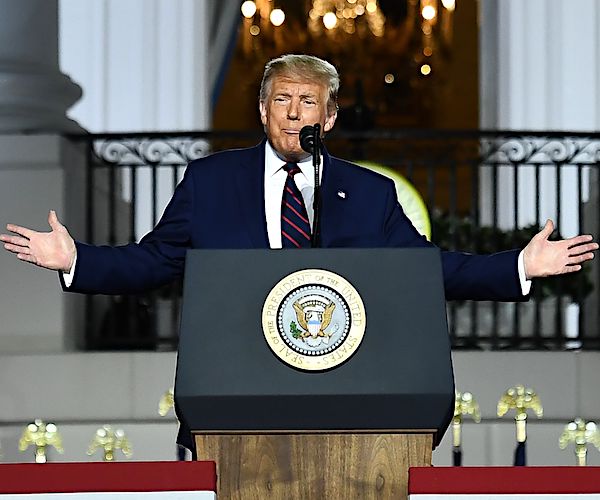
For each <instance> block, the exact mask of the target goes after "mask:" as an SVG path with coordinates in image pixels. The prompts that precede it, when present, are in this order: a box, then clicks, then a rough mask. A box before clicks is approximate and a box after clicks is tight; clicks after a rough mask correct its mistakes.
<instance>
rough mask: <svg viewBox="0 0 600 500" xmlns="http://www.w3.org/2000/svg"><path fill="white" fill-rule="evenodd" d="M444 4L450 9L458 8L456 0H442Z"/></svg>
mask: <svg viewBox="0 0 600 500" xmlns="http://www.w3.org/2000/svg"><path fill="white" fill-rule="evenodd" d="M442 5H443V6H444V8H446V9H448V10H449V11H453V10H454V9H455V8H456V0H442Z"/></svg>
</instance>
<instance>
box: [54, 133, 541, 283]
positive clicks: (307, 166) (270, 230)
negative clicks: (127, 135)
mask: <svg viewBox="0 0 600 500" xmlns="http://www.w3.org/2000/svg"><path fill="white" fill-rule="evenodd" d="M286 163H287V162H286V160H284V159H281V158H280V157H279V156H278V155H277V153H276V152H275V150H274V149H273V148H272V147H271V145H270V144H269V142H268V141H267V142H266V146H265V215H266V219H267V220H266V222H267V235H268V238H269V246H270V247H271V248H282V243H281V197H282V196H283V187H284V185H285V179H286V177H287V172H286V171H285V170H284V169H283V166H284V165H285V164H286ZM297 165H298V167H299V168H300V172H299V173H297V174H296V175H295V176H294V181H295V182H296V186H298V189H299V190H300V192H301V193H302V199H303V200H304V205H305V206H306V211H307V213H308V220H309V222H310V227H311V229H312V227H313V218H314V213H313V196H314V188H315V174H314V168H313V164H312V157H310V156H309V157H308V158H306V159H305V160H302V161H300V162H298V163H297ZM322 174H323V158H321V167H320V169H319V181H320V180H321V176H322ZM76 264H77V255H75V260H74V261H73V267H72V268H71V272H69V273H63V279H64V282H65V286H66V287H67V288H68V287H69V286H71V283H72V281H73V275H74V273H75V265H76ZM517 270H518V273H519V281H520V283H521V293H522V294H523V295H527V294H528V293H529V291H530V290H531V280H528V279H527V277H526V276H525V264H524V262H523V251H521V252H520V253H519V259H518V262H517Z"/></svg>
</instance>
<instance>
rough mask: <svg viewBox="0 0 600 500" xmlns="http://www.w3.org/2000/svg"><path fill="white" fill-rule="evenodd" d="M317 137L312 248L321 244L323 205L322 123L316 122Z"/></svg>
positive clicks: (313, 151) (314, 154)
mask: <svg viewBox="0 0 600 500" xmlns="http://www.w3.org/2000/svg"><path fill="white" fill-rule="evenodd" d="M314 131H315V139H314V143H313V150H312V160H313V167H314V169H315V191H314V196H313V232H312V238H311V240H310V246H311V247H312V248H318V246H319V243H320V241H319V239H320V238H319V236H320V235H319V231H320V227H319V212H320V210H319V209H320V206H321V189H320V186H319V167H320V166H321V125H320V124H318V123H315V125H314Z"/></svg>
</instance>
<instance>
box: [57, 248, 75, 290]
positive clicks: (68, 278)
mask: <svg viewBox="0 0 600 500" xmlns="http://www.w3.org/2000/svg"><path fill="white" fill-rule="evenodd" d="M76 267H77V252H75V258H74V259H73V265H72V266H71V270H70V271H69V272H68V273H64V272H62V271H61V273H60V274H61V275H62V279H63V283H64V284H65V288H69V287H70V286H71V284H72V283H73V278H74V277H75V268H76Z"/></svg>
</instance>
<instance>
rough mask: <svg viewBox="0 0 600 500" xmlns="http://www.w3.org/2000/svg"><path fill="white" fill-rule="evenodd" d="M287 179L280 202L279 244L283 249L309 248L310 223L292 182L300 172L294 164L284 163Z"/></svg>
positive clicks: (298, 191) (302, 201)
mask: <svg viewBox="0 0 600 500" xmlns="http://www.w3.org/2000/svg"><path fill="white" fill-rule="evenodd" d="M283 169H284V170H285V171H286V172H287V179H286V180H285V186H284V188H283V197H282V200H281V244H282V246H283V248H308V247H310V223H309V222H308V214H307V212H306V207H305V206H304V200H303V198H302V194H301V193H300V190H299V189H298V186H296V183H295V182H294V176H295V175H296V174H297V173H299V172H300V168H299V167H298V165H296V164H295V163H286V164H285V165H284V166H283Z"/></svg>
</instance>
